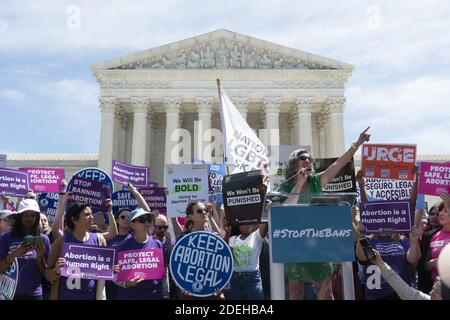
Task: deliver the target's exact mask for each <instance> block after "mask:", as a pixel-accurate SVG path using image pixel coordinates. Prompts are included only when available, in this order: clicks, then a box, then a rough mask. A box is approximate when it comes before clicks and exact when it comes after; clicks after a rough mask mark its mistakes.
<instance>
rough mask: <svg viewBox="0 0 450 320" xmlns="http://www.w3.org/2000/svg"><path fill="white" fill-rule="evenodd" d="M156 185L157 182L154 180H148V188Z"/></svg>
mask: <svg viewBox="0 0 450 320" xmlns="http://www.w3.org/2000/svg"><path fill="white" fill-rule="evenodd" d="M157 186H158V182H156V181H151V180H149V181H148V185H147V187H150V188H156V187H157Z"/></svg>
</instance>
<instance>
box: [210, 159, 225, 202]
mask: <svg viewBox="0 0 450 320" xmlns="http://www.w3.org/2000/svg"><path fill="white" fill-rule="evenodd" d="M225 174H226V170H225V165H224V164H222V163H218V164H208V180H209V198H210V199H212V200H214V201H216V202H217V203H223V196H222V183H223V177H224V176H225Z"/></svg>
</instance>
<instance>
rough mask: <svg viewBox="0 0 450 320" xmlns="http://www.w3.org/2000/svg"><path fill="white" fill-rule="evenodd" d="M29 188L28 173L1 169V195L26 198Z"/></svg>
mask: <svg viewBox="0 0 450 320" xmlns="http://www.w3.org/2000/svg"><path fill="white" fill-rule="evenodd" d="M29 188H30V183H29V179H28V173H26V172H21V171H17V170H11V169H0V194H2V195H5V196H17V197H25V196H26V194H27V193H28V189H29Z"/></svg>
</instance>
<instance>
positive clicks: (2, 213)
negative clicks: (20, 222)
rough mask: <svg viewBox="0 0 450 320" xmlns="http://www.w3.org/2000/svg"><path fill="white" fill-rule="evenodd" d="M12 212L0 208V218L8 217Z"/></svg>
mask: <svg viewBox="0 0 450 320" xmlns="http://www.w3.org/2000/svg"><path fill="white" fill-rule="evenodd" d="M12 214H14V213H13V212H12V211H11V210H7V209H4V210H0V219H6V218H8V217H9V216H10V215H12Z"/></svg>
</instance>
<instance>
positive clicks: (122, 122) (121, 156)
mask: <svg viewBox="0 0 450 320" xmlns="http://www.w3.org/2000/svg"><path fill="white" fill-rule="evenodd" d="M116 119H117V124H118V125H117V129H116V131H117V140H118V141H117V146H118V150H117V156H116V158H115V160H118V161H121V162H125V147H126V146H125V144H126V134H127V127H128V114H127V113H126V111H125V109H124V108H122V107H121V108H119V109H117V111H116Z"/></svg>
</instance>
